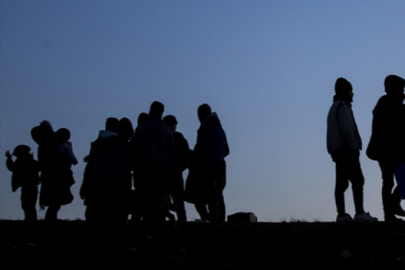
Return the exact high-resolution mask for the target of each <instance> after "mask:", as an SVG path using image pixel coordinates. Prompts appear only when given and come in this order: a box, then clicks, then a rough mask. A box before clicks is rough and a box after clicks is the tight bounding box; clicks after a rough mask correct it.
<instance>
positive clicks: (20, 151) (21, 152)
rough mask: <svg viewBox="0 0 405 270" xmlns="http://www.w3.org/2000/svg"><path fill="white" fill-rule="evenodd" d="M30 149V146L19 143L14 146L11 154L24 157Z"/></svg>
mask: <svg viewBox="0 0 405 270" xmlns="http://www.w3.org/2000/svg"><path fill="white" fill-rule="evenodd" d="M30 151H31V148H30V147H29V146H27V145H23V144H21V145H18V146H17V147H16V148H14V151H13V155H14V156H16V157H17V158H24V157H25V156H28V155H29V154H30Z"/></svg>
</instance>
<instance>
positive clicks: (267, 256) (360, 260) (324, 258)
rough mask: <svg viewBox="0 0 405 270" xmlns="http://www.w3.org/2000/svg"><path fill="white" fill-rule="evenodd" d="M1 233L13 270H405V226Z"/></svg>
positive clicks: (20, 229) (52, 228)
mask: <svg viewBox="0 0 405 270" xmlns="http://www.w3.org/2000/svg"><path fill="white" fill-rule="evenodd" d="M0 232H1V242H0V247H1V250H0V254H1V257H0V258H1V265H2V266H4V265H9V266H8V267H7V269H37V268H38V267H39V269H41V270H42V269H114V270H115V269H163V268H165V269H167V270H172V269H173V270H174V269H191V268H192V269H209V270H214V269H246V268H251V269H257V268H259V269H264V268H265V269H290V268H293V267H300V268H302V267H304V268H305V269H307V268H308V269H338V268H339V269H342V268H347V269H350V268H354V267H359V268H360V269H363V268H364V269H366V268H368V269H382V268H384V269H402V270H404V269H405V224H387V223H383V222H378V223H349V224H337V223H323V222H314V223H307V222H287V223H219V224H212V223H196V222H187V223H184V222H183V223H178V224H177V228H173V227H172V226H171V225H170V224H169V223H160V224H158V225H157V226H156V228H154V229H152V230H148V229H146V228H145V225H144V224H142V223H129V224H127V225H126V226H120V225H119V224H116V223H89V222H85V221H57V222H45V221H38V222H24V221H7V220H2V221H0ZM347 251H348V252H347ZM342 254H343V255H342ZM344 254H349V255H348V257H347V258H345V256H344ZM3 269H5V268H3Z"/></svg>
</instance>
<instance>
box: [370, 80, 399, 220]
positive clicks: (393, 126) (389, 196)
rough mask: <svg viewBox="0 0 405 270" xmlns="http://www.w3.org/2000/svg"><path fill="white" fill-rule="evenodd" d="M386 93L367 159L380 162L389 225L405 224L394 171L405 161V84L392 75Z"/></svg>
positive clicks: (375, 117)
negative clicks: (395, 223)
mask: <svg viewBox="0 0 405 270" xmlns="http://www.w3.org/2000/svg"><path fill="white" fill-rule="evenodd" d="M384 86H385V92H386V94H385V95H383V96H382V97H381V98H380V99H379V100H378V102H377V104H376V106H375V107H374V110H373V123H372V134H371V139H370V142H369V145H368V147H367V152H366V153H367V156H368V157H369V158H370V159H372V160H376V161H378V164H379V166H380V168H381V173H382V203H383V210H384V218H385V221H387V222H396V221H403V220H402V219H399V218H397V217H396V215H398V216H405V211H404V210H403V209H402V208H401V205H400V203H401V197H400V194H399V189H398V186H397V187H395V188H394V167H396V166H397V165H399V164H401V163H403V162H404V161H405V106H404V104H403V102H404V87H405V80H404V79H403V78H401V77H399V76H396V75H389V76H387V77H386V78H385V81H384Z"/></svg>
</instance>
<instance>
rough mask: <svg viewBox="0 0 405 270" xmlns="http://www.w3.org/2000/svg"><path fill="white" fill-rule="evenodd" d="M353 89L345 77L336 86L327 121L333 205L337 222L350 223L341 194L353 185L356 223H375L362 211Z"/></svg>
mask: <svg viewBox="0 0 405 270" xmlns="http://www.w3.org/2000/svg"><path fill="white" fill-rule="evenodd" d="M353 95H354V94H353V87H352V85H351V83H350V82H349V81H347V80H346V79H344V78H338V79H337V80H336V83H335V96H334V97H333V104H332V106H331V108H330V110H329V114H328V118H327V135H326V142H327V149H328V153H329V154H330V155H331V157H332V160H333V161H334V162H335V165H336V184H335V203H336V208H337V212H338V216H337V218H336V222H345V221H353V218H352V217H351V216H350V215H349V214H348V213H346V209H345V197H344V193H345V191H346V190H347V188H348V187H349V182H351V184H352V191H353V198H354V206H355V211H356V214H355V216H354V220H356V221H377V220H378V219H377V218H375V217H372V216H371V215H370V214H369V213H367V212H365V211H364V208H363V186H364V176H363V172H362V170H361V166H360V160H359V158H360V150H361V149H362V141H361V137H360V134H359V131H358V129H357V125H356V121H355V120H354V116H353V111H352V105H351V103H352V102H353Z"/></svg>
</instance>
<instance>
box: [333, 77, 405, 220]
mask: <svg viewBox="0 0 405 270" xmlns="http://www.w3.org/2000/svg"><path fill="white" fill-rule="evenodd" d="M384 86H385V92H386V94H385V95H384V96H382V97H381V98H380V99H379V100H378V102H377V105H376V106H375V108H374V110H373V123H372V135H371V139H370V142H369V144H368V147H367V151H366V154H367V156H368V157H369V158H370V159H371V160H375V161H378V163H379V165H380V168H381V173H382V203H383V210H384V220H385V221H388V222H403V220H402V219H400V218H397V217H396V215H399V216H405V211H404V210H403V209H402V207H401V205H400V203H401V197H402V198H405V192H404V193H403V194H400V189H399V186H398V185H397V186H396V187H395V188H394V186H395V184H394V175H395V171H396V170H399V168H400V166H401V165H403V164H404V162H405V105H404V104H403V102H404V98H405V95H404V87H405V80H404V79H403V78H401V77H398V76H396V75H389V76H387V77H386V78H385V81H384ZM335 93H336V95H335V96H334V99H333V104H332V106H331V108H330V110H329V114H328V118H327V124H328V127H327V149H328V152H329V154H331V156H332V159H333V161H334V162H335V164H336V186H335V202H336V207H337V212H338V216H337V218H336V221H337V222H343V221H346V222H347V221H353V220H357V221H377V220H378V219H377V218H375V217H372V216H371V215H370V214H369V213H368V212H365V211H364V208H363V186H364V176H363V173H362V170H361V166H360V160H359V157H360V150H362V141H361V137H360V134H359V131H358V129H357V125H356V122H355V120H354V116H353V111H352V108H351V107H352V106H351V103H352V101H353V87H352V85H351V83H350V82H349V81H347V80H346V79H344V78H338V79H337V80H336V83H335ZM397 176H398V174H397V175H395V177H397ZM349 181H350V182H351V184H352V190H353V198H354V206H355V211H356V213H355V215H354V219H353V218H352V217H351V216H350V215H349V214H348V213H346V210H345V201H344V192H345V191H346V189H347V188H348V186H349ZM397 181H398V182H399V183H401V185H405V179H402V180H401V179H398V178H397ZM401 181H404V182H401Z"/></svg>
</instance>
